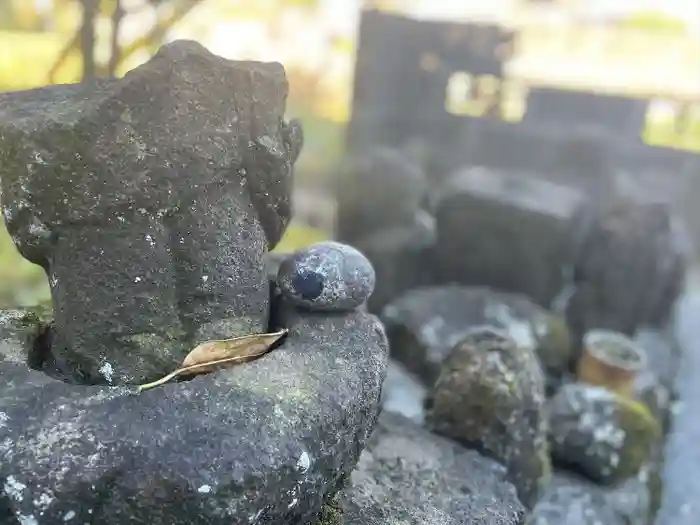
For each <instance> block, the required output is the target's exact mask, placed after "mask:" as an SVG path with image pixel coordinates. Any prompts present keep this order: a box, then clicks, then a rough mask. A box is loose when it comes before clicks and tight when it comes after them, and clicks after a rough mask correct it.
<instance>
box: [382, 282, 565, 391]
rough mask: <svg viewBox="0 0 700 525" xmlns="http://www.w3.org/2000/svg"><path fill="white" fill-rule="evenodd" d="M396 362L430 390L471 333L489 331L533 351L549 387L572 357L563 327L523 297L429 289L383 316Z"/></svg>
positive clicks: (400, 302) (394, 304)
mask: <svg viewBox="0 0 700 525" xmlns="http://www.w3.org/2000/svg"><path fill="white" fill-rule="evenodd" d="M381 319H382V322H383V323H384V325H385V326H386V329H387V335H388V336H389V340H390V342H391V352H392V356H393V357H395V358H396V359H397V360H398V361H400V362H402V363H403V364H404V365H405V366H406V367H407V368H408V369H409V370H411V371H413V372H414V373H415V374H417V375H418V376H419V377H421V378H422V379H423V380H424V381H425V382H426V383H427V384H429V385H432V383H433V382H434V381H435V379H437V377H438V375H439V373H440V365H441V364H442V361H443V360H444V359H445V357H446V356H447V355H448V354H449V352H450V351H451V350H452V348H453V347H454V345H455V344H456V343H457V342H458V341H459V340H460V339H461V338H462V337H463V336H464V334H465V333H466V332H468V331H469V330H470V329H471V328H473V327H475V326H481V325H491V326H494V327H497V328H501V329H503V330H505V331H506V332H507V333H508V334H509V335H510V336H511V337H513V338H514V339H515V340H516V341H517V342H518V344H519V345H520V346H521V347H523V348H525V349H527V350H528V351H535V353H536V354H537V356H538V357H539V359H540V362H541V364H542V367H543V369H544V370H545V372H546V373H547V382H548V384H549V386H551V387H554V386H556V385H557V384H558V382H559V379H560V376H561V374H562V373H564V372H565V371H566V370H567V369H568V366H569V362H570V360H571V358H572V355H573V346H572V340H571V337H570V334H569V330H568V328H567V327H566V324H565V323H564V321H563V320H562V319H561V318H559V317H558V316H556V315H554V314H552V313H551V312H548V311H547V310H545V309H543V308H541V307H539V306H537V305H536V304H534V303H533V302H532V301H531V300H530V299H528V298H527V297H525V296H523V295H515V294H508V293H502V292H495V291H493V290H490V289H488V288H483V287H468V286H456V285H451V286H426V287H423V288H417V289H415V290H411V291H409V292H407V293H405V294H403V295H401V296H400V297H398V298H396V300H394V301H393V302H391V303H389V304H388V305H387V306H386V307H385V308H384V310H383V311H382V315H381Z"/></svg>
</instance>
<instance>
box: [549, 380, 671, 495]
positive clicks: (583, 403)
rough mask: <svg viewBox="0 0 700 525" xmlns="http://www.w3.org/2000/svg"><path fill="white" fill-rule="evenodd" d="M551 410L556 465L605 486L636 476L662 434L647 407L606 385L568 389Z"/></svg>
mask: <svg viewBox="0 0 700 525" xmlns="http://www.w3.org/2000/svg"><path fill="white" fill-rule="evenodd" d="M548 412H549V420H550V428H549V432H550V443H551V451H552V458H553V459H554V461H555V462H558V463H560V464H562V465H565V466H570V467H572V468H575V469H576V470H577V471H578V472H580V473H582V474H583V475H585V476H587V477H589V478H590V479H592V480H593V481H595V482H598V483H601V484H615V483H619V482H621V481H624V480H626V479H628V478H630V477H632V476H634V475H636V474H637V473H638V472H639V471H640V469H641V468H642V467H644V465H646V464H647V463H648V462H649V460H650V459H651V456H652V452H653V450H654V445H655V444H656V443H658V442H659V441H660V439H661V436H662V433H661V428H660V425H659V423H658V421H656V419H654V417H653V416H652V414H651V412H650V411H649V410H648V409H647V408H646V407H645V406H644V405H643V404H642V403H639V402H637V401H632V400H628V399H626V398H624V397H621V396H618V395H616V394H615V393H613V392H611V391H610V390H607V389H605V388H602V387H595V386H590V385H586V384H583V383H571V384H568V385H565V386H563V387H562V388H561V389H560V390H559V392H557V394H556V395H555V396H554V397H553V398H552V399H551V400H550V403H549V407H548Z"/></svg>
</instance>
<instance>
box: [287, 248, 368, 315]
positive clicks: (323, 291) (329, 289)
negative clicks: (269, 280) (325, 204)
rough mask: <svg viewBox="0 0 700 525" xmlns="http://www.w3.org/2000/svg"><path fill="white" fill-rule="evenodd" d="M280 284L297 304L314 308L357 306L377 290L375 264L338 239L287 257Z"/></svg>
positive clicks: (328, 310) (345, 309) (336, 309)
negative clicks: (375, 285)
mask: <svg viewBox="0 0 700 525" xmlns="http://www.w3.org/2000/svg"><path fill="white" fill-rule="evenodd" d="M277 283H278V285H279V288H280V290H281V292H282V294H283V295H284V296H285V297H286V298H287V299H288V300H289V301H290V302H292V303H293V304H294V305H296V306H298V307H301V308H304V309H307V310H315V311H323V312H333V311H336V312H342V311H347V310H352V309H353V308H357V307H358V306H360V305H362V304H364V303H365V301H367V299H368V298H369V296H370V295H372V292H373V291H374V283H375V274H374V268H373V267H372V264H371V263H370V262H369V261H368V260H367V258H366V257H365V256H364V255H362V253H360V252H359V251H358V250H356V249H355V248H353V247H351V246H348V245H346V244H341V243H339V242H333V241H326V242H320V243H317V244H313V245H311V246H309V247H307V248H304V249H302V250H299V251H297V252H296V253H294V254H292V255H290V256H289V257H287V258H286V259H285V260H284V261H282V264H281V265H280V268H279V271H278V273H277Z"/></svg>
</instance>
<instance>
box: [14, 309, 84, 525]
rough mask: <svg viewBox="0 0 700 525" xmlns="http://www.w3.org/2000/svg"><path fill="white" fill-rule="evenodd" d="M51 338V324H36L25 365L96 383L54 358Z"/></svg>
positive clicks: (66, 380)
mask: <svg viewBox="0 0 700 525" xmlns="http://www.w3.org/2000/svg"><path fill="white" fill-rule="evenodd" d="M53 339H54V338H53V326H52V325H51V324H44V323H40V324H38V325H37V330H36V332H35V335H34V336H33V340H31V341H29V342H28V347H29V352H28V354H27V366H28V367H29V368H30V369H32V370H35V371H37V372H41V373H43V374H46V375H47V376H49V377H50V378H52V379H55V380H57V381H61V382H62V383H66V384H69V385H82V386H94V385H96V384H97V383H94V382H92V381H90V380H89V378H88V376H87V375H86V374H84V373H83V372H82V371H81V370H80V368H79V367H78V366H64V365H61V364H60V363H59V362H58V361H57V360H56V358H55V356H54V354H53V352H52V351H51V347H52V344H53ZM0 523H1V522H0Z"/></svg>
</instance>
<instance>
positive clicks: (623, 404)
mask: <svg viewBox="0 0 700 525" xmlns="http://www.w3.org/2000/svg"><path fill="white" fill-rule="evenodd" d="M617 418H618V424H619V426H620V428H621V429H622V430H624V432H625V442H624V445H623V447H622V450H621V454H620V465H619V467H618V469H617V472H616V476H615V477H616V478H617V479H626V478H628V477H631V476H634V475H635V474H636V473H637V472H638V471H639V469H640V467H641V466H642V465H644V464H645V463H646V462H647V460H648V459H649V455H650V453H651V450H652V447H653V445H654V443H656V442H657V441H658V440H659V439H661V436H662V432H661V426H660V424H659V422H658V421H657V420H656V418H655V417H654V416H653V415H652V413H651V411H650V410H649V409H648V408H647V407H646V405H644V404H643V403H641V402H639V401H633V400H630V399H627V398H623V397H619V396H618V413H617Z"/></svg>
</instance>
